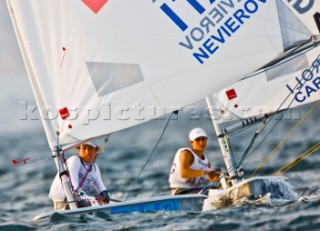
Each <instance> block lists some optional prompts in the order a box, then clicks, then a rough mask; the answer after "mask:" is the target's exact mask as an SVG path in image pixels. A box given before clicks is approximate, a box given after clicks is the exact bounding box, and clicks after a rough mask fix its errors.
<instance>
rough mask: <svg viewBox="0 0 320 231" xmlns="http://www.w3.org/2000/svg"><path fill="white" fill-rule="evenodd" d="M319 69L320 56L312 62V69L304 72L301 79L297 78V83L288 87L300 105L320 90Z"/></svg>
mask: <svg viewBox="0 0 320 231" xmlns="http://www.w3.org/2000/svg"><path fill="white" fill-rule="evenodd" d="M319 68H320V55H319V56H318V57H317V58H316V59H315V60H314V61H313V62H312V64H311V66H310V68H308V69H306V70H303V71H302V73H301V77H295V80H296V82H295V83H294V84H293V85H291V86H290V85H289V84H287V85H286V86H287V89H288V90H289V91H290V93H291V94H294V99H295V101H297V102H298V103H302V102H304V101H305V100H306V99H308V98H309V97H311V96H312V95H313V94H314V93H317V92H318V91H319V90H320V76H319V75H318V74H319V71H320V70H319Z"/></svg>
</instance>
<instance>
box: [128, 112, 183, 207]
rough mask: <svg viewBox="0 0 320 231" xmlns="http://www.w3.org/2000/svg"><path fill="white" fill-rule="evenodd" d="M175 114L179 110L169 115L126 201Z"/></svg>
mask: <svg viewBox="0 0 320 231" xmlns="http://www.w3.org/2000/svg"><path fill="white" fill-rule="evenodd" d="M174 114H175V115H176V114H178V111H173V112H172V113H171V114H170V117H169V119H168V121H167V123H166V125H165V127H164V129H163V131H162V132H161V135H160V137H159V139H158V141H157V143H156V145H155V146H154V148H153V150H152V151H151V153H150V155H149V157H148V159H147V161H146V162H145V163H144V165H143V166H142V168H141V170H140V172H139V174H138V176H137V177H136V179H135V181H134V182H133V185H132V187H131V189H130V191H129V192H128V195H127V197H126V199H125V200H124V201H127V200H128V198H129V195H130V193H131V191H132V189H133V187H134V186H135V185H136V183H137V182H138V179H139V177H140V175H141V173H142V171H143V169H144V168H145V167H146V165H147V163H148V162H149V160H150V158H151V156H152V155H153V153H154V151H155V150H156V148H157V147H158V145H159V143H160V141H161V139H162V136H163V134H164V132H165V130H166V129H167V127H168V125H169V122H170V121H171V117H172V116H173V115H174Z"/></svg>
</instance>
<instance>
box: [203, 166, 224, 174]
mask: <svg viewBox="0 0 320 231" xmlns="http://www.w3.org/2000/svg"><path fill="white" fill-rule="evenodd" d="M203 172H204V174H205V175H207V174H209V173H215V174H221V173H222V170H221V169H220V168H213V167H211V168H208V169H205V170H203Z"/></svg>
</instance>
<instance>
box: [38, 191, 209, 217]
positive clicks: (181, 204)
mask: <svg viewBox="0 0 320 231" xmlns="http://www.w3.org/2000/svg"><path fill="white" fill-rule="evenodd" d="M206 198H207V196H205V195H200V194H190V195H177V196H161V197H154V198H148V199H140V200H132V201H125V202H119V203H110V204H108V205H100V206H94V207H85V208H78V209H72V210H59V211H51V212H46V213H42V214H40V215H38V216H36V217H35V218H34V219H33V220H34V221H36V220H40V219H44V218H48V217H50V216H52V215H53V214H54V213H59V214H62V215H81V214H89V213H90V214H92V215H96V214H97V213H99V212H105V213H107V214H119V213H131V212H153V211H202V207H203V202H204V200H205V199H206Z"/></svg>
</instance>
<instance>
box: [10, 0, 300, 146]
mask: <svg viewBox="0 0 320 231" xmlns="http://www.w3.org/2000/svg"><path fill="white" fill-rule="evenodd" d="M276 2H278V1H274V0H272V1H271V0H268V1H267V0H247V1H236V0H230V1H197V0H194V1H172V2H171V1H170V2H168V1H164V0H149V1H141V0H100V1H93V0H82V1H80V0H67V1H66V0H54V1H53V0H7V5H8V8H9V11H10V15H11V18H12V21H13V24H14V27H15V31H16V34H17V38H18V42H19V45H20V49H21V51H22V54H23V58H24V61H25V64H26V68H27V71H28V75H29V78H30V81H31V83H32V87H33V91H34V93H35V96H36V100H37V104H38V107H39V110H40V114H41V117H42V120H43V124H44V127H45V131H46V135H47V137H48V141H49V145H50V146H51V147H52V148H53V147H54V146H55V145H56V143H57V140H56V132H59V133H60V140H59V141H60V144H61V145H63V146H64V147H67V146H69V145H71V144H73V143H77V142H80V141H83V140H86V139H89V138H91V137H96V136H100V135H103V134H108V133H112V132H114V131H118V130H120V129H124V128H127V127H130V126H134V125H137V124H139V123H143V122H146V121H148V120H150V119H152V118H156V117H159V116H162V115H164V114H165V113H169V112H171V111H172V110H174V108H172V107H173V106H184V105H187V104H190V103H192V102H194V101H197V100H199V99H201V98H203V97H205V96H206V95H209V94H210V93H212V92H217V91H218V90H220V89H222V88H224V87H226V86H229V85H230V84H232V83H234V82H236V81H237V80H239V79H240V78H242V77H243V76H246V75H249V74H250V73H252V72H254V71H255V70H257V69H259V68H260V67H261V66H263V65H265V64H266V63H268V62H269V61H271V60H273V59H274V58H276V57H277V56H279V55H280V54H281V53H282V52H283V51H284V50H285V49H286V46H285V44H283V41H285V40H286V39H285V38H284V37H283V36H284V34H285V35H290V38H296V39H294V40H293V41H291V43H292V44H296V43H298V42H301V39H302V38H303V37H301V34H300V35H299V36H294V35H296V34H297V32H296V29H295V28H287V29H286V31H285V33H284V29H283V27H284V25H282V22H281V20H283V19H281V17H280V14H281V12H283V9H285V12H286V13H285V15H286V17H287V16H288V17H289V19H290V20H292V19H293V18H295V17H296V16H295V15H294V14H293V13H292V14H290V11H288V9H286V8H285V7H284V6H285V5H284V4H279V3H278V4H277V3H276ZM279 2H280V1H279ZM280 19H281V20H280ZM290 20H289V21H290Z"/></svg>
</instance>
